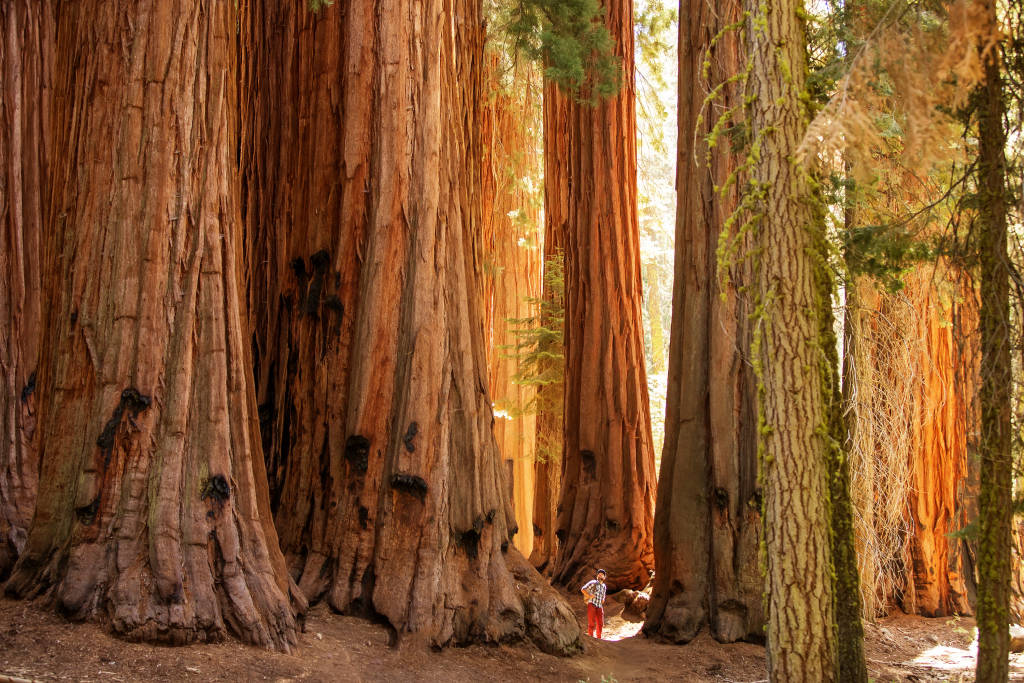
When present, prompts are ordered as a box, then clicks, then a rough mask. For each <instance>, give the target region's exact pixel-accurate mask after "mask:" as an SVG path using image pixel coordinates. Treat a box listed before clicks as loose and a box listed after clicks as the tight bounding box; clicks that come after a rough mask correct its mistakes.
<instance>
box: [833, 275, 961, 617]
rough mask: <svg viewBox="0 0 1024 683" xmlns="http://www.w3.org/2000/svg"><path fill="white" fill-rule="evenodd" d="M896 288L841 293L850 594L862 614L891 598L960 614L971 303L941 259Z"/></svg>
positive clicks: (909, 606) (859, 285)
mask: <svg viewBox="0 0 1024 683" xmlns="http://www.w3.org/2000/svg"><path fill="white" fill-rule="evenodd" d="M904 280H905V286H904V287H903V289H902V290H900V291H899V292H898V293H885V292H881V291H879V290H877V289H876V287H875V286H874V285H873V284H872V283H871V282H870V281H868V280H866V279H863V278H861V279H859V280H858V281H856V282H855V283H854V285H853V287H855V289H854V288H853V287H851V288H849V289H848V291H847V308H848V314H847V320H848V326H849V327H850V328H851V329H850V330H849V332H848V337H849V338H850V339H853V340H855V342H854V344H853V345H851V346H850V347H849V348H848V349H847V350H846V354H845V355H846V363H847V366H848V367H847V370H846V379H845V380H844V382H845V385H844V391H845V392H846V394H847V396H848V397H849V398H848V410H849V411H850V414H851V416H852V417H853V419H854V421H855V425H854V427H853V431H852V434H853V439H852V443H851V445H850V451H849V458H850V468H851V489H852V497H853V504H854V508H855V509H857V510H858V511H859V514H858V515H857V518H856V524H855V532H856V538H857V545H858V563H859V567H860V576H861V586H862V589H861V595H862V597H863V600H864V608H865V613H866V615H867V616H869V617H874V616H879V615H883V614H886V613H888V611H889V608H890V605H897V606H899V607H900V608H902V609H903V610H904V611H906V612H908V613H912V614H913V613H916V614H923V615H925V616H947V615H952V614H963V615H969V614H971V613H972V605H973V602H974V591H975V582H974V566H975V556H974V552H973V549H972V545H971V543H969V542H968V541H967V540H966V539H963V538H958V537H954V536H951V535H950V534H952V533H953V532H955V531H958V530H960V529H962V528H963V527H964V526H966V524H967V523H968V522H969V521H970V520H972V519H975V518H976V512H975V509H976V508H975V504H976V498H977V471H976V470H977V466H976V464H973V461H974V460H975V459H974V458H972V457H970V451H971V448H972V447H973V444H972V441H971V438H972V437H971V434H973V433H974V432H975V431H976V427H974V426H972V425H975V424H976V422H977V412H976V410H975V408H974V404H973V396H974V394H975V387H976V386H977V382H978V374H977V373H978V366H977V363H978V355H977V340H976V334H977V332H976V331H977V299H976V296H975V294H974V286H973V285H972V284H971V283H970V282H965V281H964V280H963V275H962V274H961V273H958V271H957V270H956V269H954V268H951V267H950V266H949V265H948V264H940V265H939V266H924V265H922V266H918V268H917V269H916V270H915V271H914V272H912V273H909V274H908V275H906V276H905V278H904Z"/></svg>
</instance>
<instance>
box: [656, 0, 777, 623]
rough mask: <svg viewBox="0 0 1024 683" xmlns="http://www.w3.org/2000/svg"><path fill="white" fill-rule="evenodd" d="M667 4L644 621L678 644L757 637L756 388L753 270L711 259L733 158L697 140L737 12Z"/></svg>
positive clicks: (708, 127)
mask: <svg viewBox="0 0 1024 683" xmlns="http://www.w3.org/2000/svg"><path fill="white" fill-rule="evenodd" d="M679 16H680V23H679V32H680V34H679V83H680V85H681V88H680V93H679V112H680V115H679V141H680V144H679V155H678V169H679V171H678V173H679V176H678V179H677V187H678V194H679V204H678V209H677V217H676V239H675V244H676V260H675V285H674V293H673V305H672V335H671V339H670V346H669V392H668V404H667V416H666V419H665V450H664V454H663V455H662V460H661V476H660V480H659V481H660V486H659V487H658V504H657V508H656V512H655V519H654V532H655V536H654V551H655V563H656V568H655V569H656V574H655V579H654V591H653V594H652V596H651V603H650V606H649V607H648V610H647V621H646V622H645V624H644V630H645V632H646V633H648V634H656V635H658V636H661V637H664V638H668V639H670V640H672V641H675V642H688V641H689V640H691V639H693V638H694V637H695V636H696V635H697V633H698V632H699V631H700V629H701V628H702V627H703V626H704V625H705V624H710V627H711V632H712V634H713V635H714V636H715V638H717V639H719V640H721V641H724V642H731V641H735V640H738V639H742V638H750V639H759V638H763V635H764V633H763V626H764V613H763V608H762V598H761V591H762V578H761V574H760V564H759V561H758V539H759V537H760V533H761V531H760V529H761V491H760V488H759V486H758V483H757V408H756V388H755V383H754V374H753V371H752V370H751V368H750V364H749V362H748V359H749V352H750V329H749V311H748V310H747V308H748V306H747V304H746V301H747V300H746V298H744V297H741V296H739V295H737V289H738V288H739V287H741V286H742V285H743V284H744V283H750V281H751V275H750V272H749V270H750V269H749V264H748V262H746V261H744V262H740V263H735V264H722V265H723V266H724V267H725V270H724V271H723V273H719V271H718V266H719V264H718V263H717V258H716V255H717V251H718V241H719V234H720V233H721V231H722V228H723V226H724V225H725V223H726V220H727V219H728V218H729V216H730V215H731V214H732V212H733V211H734V210H735V209H736V206H737V203H738V197H737V191H736V189H735V186H734V187H733V189H731V190H729V191H728V192H727V193H726V194H725V195H723V194H721V193H720V192H718V191H717V190H716V189H715V188H716V186H725V185H726V179H727V178H728V176H729V174H730V173H732V172H733V171H734V170H735V169H736V167H737V166H738V164H739V160H738V159H737V155H736V154H734V153H733V152H731V151H730V146H729V144H728V143H726V142H724V141H719V142H718V144H716V145H715V146H714V147H713V148H711V149H709V147H708V140H707V138H708V136H709V135H710V134H711V132H712V130H713V128H714V127H715V125H716V123H717V119H718V116H720V115H722V114H724V112H726V111H728V110H730V109H733V108H734V107H736V106H737V105H738V104H740V101H739V100H740V97H741V93H740V89H739V87H738V86H736V85H726V86H725V87H724V88H723V89H722V91H721V93H720V95H719V97H716V98H715V99H713V100H712V101H711V102H710V103H709V104H707V105H706V104H705V101H704V100H705V98H706V97H707V94H708V93H709V92H711V90H712V89H714V88H715V87H716V86H718V85H719V84H721V83H724V82H725V81H727V80H728V79H729V78H730V77H731V76H732V75H733V74H735V73H738V72H739V70H740V69H741V67H742V64H743V63H744V60H743V58H742V46H741V40H740V37H739V33H738V31H736V30H729V31H725V32H724V33H722V35H721V36H719V38H718V39H717V40H716V41H715V42H714V44H712V41H713V39H715V37H716V36H718V35H719V32H720V31H722V30H723V29H724V28H725V27H726V26H728V25H730V24H733V23H734V22H736V21H737V20H738V19H739V16H740V3H739V2H738V1H735V2H732V1H730V2H726V3H720V4H719V5H718V6H717V7H715V8H712V7H711V6H710V5H708V3H706V2H703V0H696V1H694V2H689V1H688V0H684V2H683V3H682V5H681V6H680V13H679ZM705 60H708V61H709V63H710V71H709V72H708V77H707V79H705V78H704V77H703V69H704V63H705ZM734 123H738V122H737V121H735V120H734ZM727 132H728V128H727V129H726V132H725V133H723V135H725V134H727ZM709 152H710V155H709ZM726 275H727V276H728V277H727V278H726ZM723 287H724V290H725V291H724V294H725V296H724V297H723Z"/></svg>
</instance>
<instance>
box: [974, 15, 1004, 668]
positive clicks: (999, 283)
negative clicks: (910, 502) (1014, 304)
mask: <svg viewBox="0 0 1024 683" xmlns="http://www.w3.org/2000/svg"><path fill="white" fill-rule="evenodd" d="M982 6H983V7H984V11H985V14H986V24H987V27H988V29H989V30H988V31H986V32H985V34H984V38H983V39H982V41H981V45H980V46H979V48H978V49H979V52H980V58H981V60H982V62H983V64H984V74H985V75H984V78H983V80H982V82H981V83H980V84H979V87H978V89H977V92H976V95H975V96H976V99H977V107H978V110H977V116H978V119H977V120H978V168H977V188H978V204H977V205H978V216H977V224H976V230H977V238H976V239H977V249H978V262H979V264H980V271H981V282H980V292H981V308H980V311H979V319H978V323H979V325H978V326H979V328H980V330H981V387H980V391H979V403H980V406H981V442H980V444H979V448H978V450H979V459H980V460H981V470H980V484H981V490H980V496H979V500H978V512H979V521H980V524H979V526H980V537H979V540H978V579H979V580H978V669H977V675H978V676H977V677H978V680H979V681H985V682H986V683H987V682H989V681H1005V680H1007V679H1008V677H1009V651H1010V635H1009V630H1008V626H1009V623H1010V609H1009V602H1010V567H1011V564H1010V540H1011V539H1010V525H1011V521H1012V516H1013V453H1012V450H1011V448H1010V440H1011V405H1012V401H1011V399H1012V397H1011V395H1010V391H1011V387H1012V385H1013V382H1012V380H1013V375H1012V369H1011V364H1010V310H1009V294H1010V285H1009V275H1010V268H1011V266H1010V263H1009V258H1008V256H1007V253H1006V210H1007V192H1006V151H1005V150H1006V129H1005V128H1004V106H1005V105H1004V100H1003V75H1002V69H1001V66H1000V44H999V42H998V41H997V40H996V39H995V36H996V35H997V34H998V19H997V15H996V3H995V1H994V0H983V2H982Z"/></svg>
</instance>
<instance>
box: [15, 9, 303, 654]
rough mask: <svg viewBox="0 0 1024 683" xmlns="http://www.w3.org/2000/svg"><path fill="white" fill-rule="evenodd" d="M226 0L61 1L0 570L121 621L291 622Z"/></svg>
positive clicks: (19, 590)
mask: <svg viewBox="0 0 1024 683" xmlns="http://www.w3.org/2000/svg"><path fill="white" fill-rule="evenodd" d="M236 41H237V31H236V15H235V6H234V5H233V4H232V3H214V4H207V3H202V2H198V1H187V0H181V1H179V2H165V1H163V0H149V1H145V2H135V1H134V0H133V1H131V2H128V1H124V2H100V1H99V0H93V1H87V2H79V3H72V4H64V5H62V6H61V8H60V12H59V16H58V20H57V25H56V33H55V55H56V62H55V68H54V71H53V73H54V75H55V79H54V105H53V117H52V119H51V120H52V122H53V137H52V141H53V156H52V159H53V175H52V178H53V181H52V182H53V192H52V198H53V204H52V210H51V212H50V214H49V220H48V227H47V230H46V235H45V238H44V241H45V246H44V248H43V252H44V254H45V266H44V277H43V282H44V283H45V284H44V287H45V290H44V293H43V296H44V300H45V301H47V302H48V303H47V308H46V312H45V316H44V317H45V325H44V329H45V332H44V338H45V339H46V340H47V344H46V346H45V347H44V348H43V351H42V360H41V366H40V370H39V381H38V386H39V404H38V405H39V426H40V431H41V440H40V458H41V471H40V486H39V499H38V505H37V508H36V512H35V516H34V517H33V520H32V525H31V528H30V530H29V536H28V541H27V543H26V545H25V550H24V553H23V554H22V556H21V557H20V558H19V560H18V563H17V565H16V566H15V568H14V571H13V573H12V575H11V578H10V579H9V581H8V583H7V584H6V589H7V591H8V592H9V593H13V594H15V595H18V596H22V597H33V596H38V595H45V596H46V597H47V599H48V600H49V601H50V602H51V603H52V604H54V605H55V606H56V607H57V608H58V609H59V610H60V611H61V612H63V613H64V614H67V615H69V616H71V617H72V618H77V619H92V618H99V619H103V620H104V621H106V622H109V624H110V625H111V627H112V629H113V630H114V631H115V632H116V633H118V634H121V635H123V636H125V637H128V638H130V639H139V640H149V641H162V642H171V643H182V642H191V641H196V640H211V639H218V638H221V637H223V636H224V634H225V633H227V632H229V631H230V632H232V633H234V634H236V635H237V636H239V637H240V638H242V639H243V640H246V641H248V642H251V643H256V644H259V645H262V646H265V647H271V648H276V649H281V650H288V649H290V648H291V647H292V646H293V645H294V644H295V642H296V624H295V619H294V617H293V613H292V608H291V605H290V604H289V582H288V576H287V573H286V571H285V566H284V562H283V558H282V556H281V554H280V551H279V550H278V545H277V535H276V533H275V531H274V527H273V524H272V521H271V518H270V509H269V499H268V497H267V489H266V475H265V473H264V470H263V461H262V454H261V451H260V447H259V438H258V434H257V431H256V430H257V423H256V405H255V402H254V400H253V393H252V385H251V379H250V376H249V363H250V361H249V358H248V352H247V345H246V344H245V343H244V340H243V337H242V334H243V330H244V325H245V323H244V312H243V310H242V309H241V308H240V306H239V303H240V301H241V298H240V296H239V291H238V283H237V265H236V249H237V248H238V246H239V245H238V243H237V242H236V240H237V238H238V236H239V233H238V227H239V218H238V202H237V195H238V184H237V177H238V176H237V163H236V158H237V156H236V155H237V140H238V138H237V135H238V131H237V127H236V120H237V119H236V116H235V115H234V109H235V107H236V102H237V99H236V85H235V84H236V72H235V57H236V54H237V47H238V46H237V42H236Z"/></svg>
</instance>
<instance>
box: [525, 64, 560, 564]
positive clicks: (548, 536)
mask: <svg viewBox="0 0 1024 683" xmlns="http://www.w3.org/2000/svg"><path fill="white" fill-rule="evenodd" d="M568 106H569V103H568V99H567V96H566V95H565V94H564V93H562V92H561V91H560V90H559V89H558V86H557V85H555V84H554V83H550V82H545V84H544V113H543V118H544V263H543V278H542V285H541V298H542V300H543V305H542V307H541V321H540V322H541V326H542V327H544V328H545V329H548V330H552V331H553V330H556V329H557V330H559V331H561V332H562V334H563V336H561V337H559V338H557V341H556V339H555V338H552V339H551V340H550V341H551V343H549V344H546V346H545V348H544V349H542V350H543V351H544V352H545V353H546V354H548V356H547V358H546V359H544V360H542V361H541V363H540V366H539V371H540V373H541V374H542V375H546V376H550V377H552V378H554V377H557V376H560V377H561V378H562V379H561V381H553V382H550V383H546V384H542V385H541V386H539V387H538V388H537V442H536V443H537V448H538V451H539V453H540V457H538V458H537V463H536V471H535V473H534V481H535V482H536V484H537V489H536V491H535V493H534V507H533V553H532V554H531V555H530V562H531V563H532V564H533V566H534V567H536V568H537V569H539V570H540V571H543V572H544V573H545V574H550V573H551V571H552V570H553V569H554V560H555V557H556V556H557V554H558V544H559V542H558V536H557V530H558V501H559V497H560V495H561V490H562V464H563V451H564V444H565V441H564V431H563V424H564V419H563V416H564V411H565V393H564V392H565V383H564V377H565V374H564V373H565V355H564V351H565V348H564V331H565V329H564V320H563V319H562V316H564V313H565V287H564V280H559V281H558V282H555V281H554V279H553V278H552V269H556V271H557V272H558V273H559V274H563V273H564V267H565V222H566V220H568V216H569V169H568V164H567V158H566V156H567V154H568V149H567V144H568V139H569V138H568V124H569V119H568ZM555 312H558V316H553V315H552V313H555ZM553 317H558V319H557V320H555V319H552V318H553Z"/></svg>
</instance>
